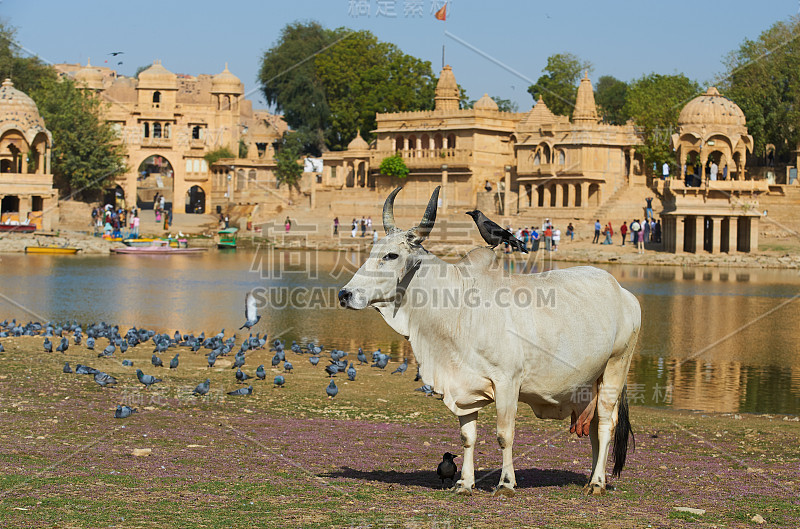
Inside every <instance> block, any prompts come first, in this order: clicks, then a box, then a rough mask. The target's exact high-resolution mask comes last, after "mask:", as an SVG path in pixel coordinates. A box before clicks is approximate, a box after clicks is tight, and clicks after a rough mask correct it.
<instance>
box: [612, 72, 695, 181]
mask: <svg viewBox="0 0 800 529" xmlns="http://www.w3.org/2000/svg"><path fill="white" fill-rule="evenodd" d="M699 91H700V86H699V85H698V84H697V83H696V82H694V81H692V80H690V79H689V78H688V77H686V76H685V75H683V74H676V75H660V74H656V73H651V74H650V75H645V76H643V77H641V78H640V79H637V80H635V81H633V82H632V83H631V84H630V85H629V86H628V90H627V95H626V98H625V106H624V108H623V111H624V112H625V113H626V114H627V115H629V116H630V117H631V118H633V120H634V121H635V122H636V125H637V127H638V130H639V134H640V135H641V136H642V141H643V143H644V145H642V146H640V147H637V149H636V150H637V152H640V153H641V154H642V156H643V157H644V160H645V168H646V169H647V170H648V171H650V170H651V169H652V166H653V163H655V164H657V165H658V166H661V165H662V164H663V163H664V162H667V163H669V164H670V165H671V166H672V167H673V173H674V172H675V171H674V170H675V169H676V168H677V161H676V160H675V153H674V152H673V151H672V149H671V148H670V146H669V140H670V137H671V136H672V134H673V133H675V132H677V130H678V115H679V114H680V111H681V109H682V108H683V106H684V105H685V104H686V103H687V102H688V101H689V100H690V99H692V98H693V97H694V96H695V95H697V93H698V92H699Z"/></svg>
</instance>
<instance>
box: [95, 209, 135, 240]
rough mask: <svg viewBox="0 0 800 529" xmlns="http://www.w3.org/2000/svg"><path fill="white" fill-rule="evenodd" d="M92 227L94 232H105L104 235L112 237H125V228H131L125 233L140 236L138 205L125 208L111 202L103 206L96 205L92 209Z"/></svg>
mask: <svg viewBox="0 0 800 529" xmlns="http://www.w3.org/2000/svg"><path fill="white" fill-rule="evenodd" d="M92 227H93V228H94V233H95V234H98V233H101V232H102V234H103V237H105V238H110V239H121V238H123V230H126V229H127V230H129V232H128V233H127V234H125V235H127V236H131V237H134V238H135V237H138V236H139V210H138V209H137V208H136V207H133V208H131V209H125V208H124V207H117V208H115V207H114V206H112V205H111V204H106V205H105V206H103V207H99V206H98V207H96V208H94V209H93V210H92Z"/></svg>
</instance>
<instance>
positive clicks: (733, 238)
mask: <svg viewBox="0 0 800 529" xmlns="http://www.w3.org/2000/svg"><path fill="white" fill-rule="evenodd" d="M738 219H739V217H733V216H731V217H728V253H729V254H731V253H736V251H737V249H736V243H737V242H738V240H739V239H738V237H737V233H738V231H739V230H738V226H739V223H738V222H737V220H738Z"/></svg>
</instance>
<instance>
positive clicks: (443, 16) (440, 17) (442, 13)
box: [433, 2, 447, 20]
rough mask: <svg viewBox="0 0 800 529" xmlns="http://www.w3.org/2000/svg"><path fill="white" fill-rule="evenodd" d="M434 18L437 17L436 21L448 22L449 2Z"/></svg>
mask: <svg viewBox="0 0 800 529" xmlns="http://www.w3.org/2000/svg"><path fill="white" fill-rule="evenodd" d="M433 16H435V17H436V20H447V2H445V4H444V5H443V6H442V8H441V9H440V10H439V11H437V12H436V14H435V15H433Z"/></svg>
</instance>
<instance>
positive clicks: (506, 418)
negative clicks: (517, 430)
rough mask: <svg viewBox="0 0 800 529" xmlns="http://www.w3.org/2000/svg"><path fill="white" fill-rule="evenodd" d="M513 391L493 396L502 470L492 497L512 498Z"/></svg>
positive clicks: (515, 406) (515, 405) (514, 397)
mask: <svg viewBox="0 0 800 529" xmlns="http://www.w3.org/2000/svg"><path fill="white" fill-rule="evenodd" d="M518 394H519V393H518V392H515V391H511V392H507V393H506V394H504V395H503V394H500V393H498V394H497V395H496V396H495V402H496V405H497V443H498V444H499V445H500V449H501V450H502V451H503V470H502V472H501V473H500V483H498V484H497V487H496V488H495V489H494V493H493V496H499V495H503V496H513V495H514V487H516V486H517V478H516V476H515V475H514V455H513V449H512V447H513V446H514V423H515V421H516V419H517V395H518Z"/></svg>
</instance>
